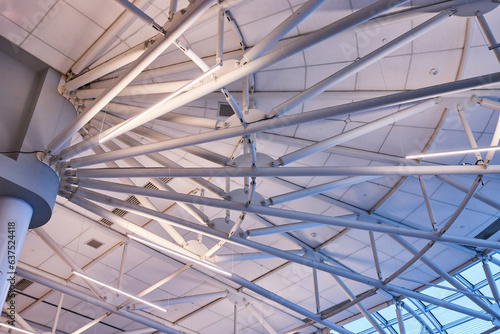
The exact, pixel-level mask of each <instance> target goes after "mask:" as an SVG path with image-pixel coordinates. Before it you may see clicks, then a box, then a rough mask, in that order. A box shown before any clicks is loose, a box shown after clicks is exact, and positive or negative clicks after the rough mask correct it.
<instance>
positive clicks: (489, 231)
mask: <svg viewBox="0 0 500 334" xmlns="http://www.w3.org/2000/svg"><path fill="white" fill-rule="evenodd" d="M499 230H500V218H498V219H497V220H495V221H494V222H493V223H491V224H490V226H488V227H487V228H485V229H484V230H482V231H481V232H479V234H478V235H476V236H475V237H474V238H476V239H483V240H487V239H489V238H490V237H491V236H492V235H493V234H495V233H497V232H498V231H499Z"/></svg>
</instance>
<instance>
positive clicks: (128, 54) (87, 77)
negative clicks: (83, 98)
mask: <svg viewBox="0 0 500 334" xmlns="http://www.w3.org/2000/svg"><path fill="white" fill-rule="evenodd" d="M153 41H155V40H153V39H150V40H148V41H146V42H144V43H141V44H138V45H136V46H134V47H133V48H131V49H130V50H127V51H125V52H123V53H121V54H119V55H117V56H115V57H113V58H111V59H109V60H108V61H106V62H104V63H102V64H99V65H97V66H95V67H93V68H91V69H90V70H89V71H87V72H84V73H82V74H81V75H79V76H77V77H75V78H74V79H72V80H70V81H68V82H66V84H65V85H64V89H66V90H67V91H74V90H76V89H78V88H80V87H82V86H84V85H86V84H88V83H90V82H92V81H94V80H97V79H99V78H101V77H102V76H105V75H106V74H108V73H111V72H114V71H116V70H117V69H119V68H122V67H123V66H126V65H128V64H130V63H132V62H133V61H135V60H137V58H139V57H140V56H141V55H142V54H144V52H145V51H146V50H147V49H148V48H149V46H150V45H151V44H152V42H153Z"/></svg>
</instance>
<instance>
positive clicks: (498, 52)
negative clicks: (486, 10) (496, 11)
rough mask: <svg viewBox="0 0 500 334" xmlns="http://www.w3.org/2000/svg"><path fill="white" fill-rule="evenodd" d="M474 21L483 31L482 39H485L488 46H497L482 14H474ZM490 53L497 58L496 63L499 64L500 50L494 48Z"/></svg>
mask: <svg viewBox="0 0 500 334" xmlns="http://www.w3.org/2000/svg"><path fill="white" fill-rule="evenodd" d="M476 19H477V22H478V23H479V26H480V27H481V30H482V31H483V34H484V37H486V40H487V41H488V43H489V44H490V45H489V46H493V45H497V41H496V39H495V35H493V32H492V31H491V29H490V26H489V24H488V22H487V21H486V19H485V18H484V16H483V14H481V13H479V12H478V13H476ZM492 51H493V53H494V54H495V57H497V60H498V62H500V49H499V48H494V49H492Z"/></svg>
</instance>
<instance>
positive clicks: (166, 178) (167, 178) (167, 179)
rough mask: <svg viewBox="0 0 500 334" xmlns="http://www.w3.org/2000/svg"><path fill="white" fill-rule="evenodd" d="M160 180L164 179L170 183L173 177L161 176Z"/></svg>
mask: <svg viewBox="0 0 500 334" xmlns="http://www.w3.org/2000/svg"><path fill="white" fill-rule="evenodd" d="M160 180H162V181H163V183H169V182H170V180H172V178H171V177H160Z"/></svg>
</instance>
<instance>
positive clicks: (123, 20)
mask: <svg viewBox="0 0 500 334" xmlns="http://www.w3.org/2000/svg"><path fill="white" fill-rule="evenodd" d="M151 3H152V1H151V0H136V1H135V2H134V5H135V6H137V7H139V8H142V9H143V10H145V9H146V8H147V7H149V5H150V4H151ZM134 20H135V16H134V15H132V13H130V12H128V11H123V13H122V14H121V15H120V17H118V19H117V20H116V21H115V22H113V24H112V25H111V26H110V27H109V28H108V29H106V31H105V32H104V33H103V34H102V35H101V37H99V39H98V40H97V41H96V42H95V43H94V44H92V46H91V47H90V48H89V49H88V50H87V51H86V52H85V53H84V54H83V56H81V57H80V59H78V61H77V62H76V63H75V64H74V65H73V66H72V67H71V70H70V72H71V73H74V74H79V73H80V72H81V71H83V70H84V69H85V68H86V67H87V66H88V65H89V64H90V63H92V61H93V60H94V59H95V58H96V57H97V56H98V55H99V54H101V53H102V52H103V51H105V50H106V49H107V48H108V47H110V46H111V44H112V43H113V42H114V40H115V38H117V36H119V35H120V34H121V33H122V32H123V31H124V30H125V29H127V28H128V27H129V26H130V24H131V23H132V22H133V21H134Z"/></svg>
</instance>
